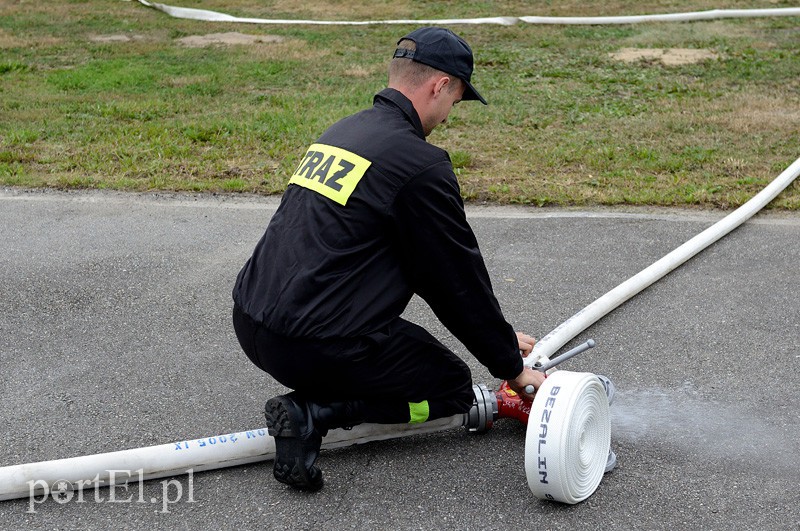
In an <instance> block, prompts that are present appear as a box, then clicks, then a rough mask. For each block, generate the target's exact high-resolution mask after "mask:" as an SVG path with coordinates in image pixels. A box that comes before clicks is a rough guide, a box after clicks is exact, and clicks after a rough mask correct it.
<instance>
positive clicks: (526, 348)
mask: <svg viewBox="0 0 800 531" xmlns="http://www.w3.org/2000/svg"><path fill="white" fill-rule="evenodd" d="M517 341H518V342H519V351H520V352H522V357H523V358H527V357H528V354H530V353H531V352H532V351H533V346H534V345H535V344H536V338H535V337H531V336H529V335H527V334H523V333H522V332H517Z"/></svg>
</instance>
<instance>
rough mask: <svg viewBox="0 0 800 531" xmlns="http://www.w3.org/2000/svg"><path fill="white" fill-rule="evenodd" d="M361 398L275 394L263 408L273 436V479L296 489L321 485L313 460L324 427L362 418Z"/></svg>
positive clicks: (357, 422) (315, 456)
mask: <svg viewBox="0 0 800 531" xmlns="http://www.w3.org/2000/svg"><path fill="white" fill-rule="evenodd" d="M364 410H365V407H364V402H362V401H351V402H332V403H328V404H316V403H314V402H311V401H310V400H306V399H304V398H302V397H301V396H299V395H298V394H297V393H296V392H292V393H289V394H287V395H281V396H276V397H275V398H271V399H269V400H268V401H267V404H266V406H265V408H264V412H265V416H266V418H267V429H268V431H269V434H270V435H272V436H273V437H274V438H275V462H274V464H273V468H272V473H273V475H274V476H275V479H277V480H278V481H280V482H281V483H286V484H287V485H291V486H292V487H294V488H296V489H300V490H309V491H316V490H319V489H321V488H322V485H323V480H322V471H321V470H320V469H319V467H317V466H315V465H314V463H315V462H316V461H317V458H318V457H319V450H320V446H321V444H322V438H323V437H324V436H325V435H327V434H328V430H331V429H334V428H343V427H348V428H349V427H353V426H355V425H357V424H361V423H362V422H364Z"/></svg>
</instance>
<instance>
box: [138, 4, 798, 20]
mask: <svg viewBox="0 0 800 531" xmlns="http://www.w3.org/2000/svg"><path fill="white" fill-rule="evenodd" d="M138 1H139V3H140V4H142V5H145V6H147V7H151V8H153V9H157V10H159V11H162V12H164V13H166V14H167V15H169V16H171V17H175V18H184V19H191V20H205V21H208V22H238V23H247V24H275V25H297V24H304V25H323V26H369V25H377V24H419V25H438V26H447V25H455V24H499V25H503V26H511V25H513V24H516V23H518V22H525V23H528V24H581V25H598V24H638V23H642V22H689V21H695V20H712V19H721V18H753V17H796V16H800V8H798V7H784V8H772V9H712V10H710V11H694V12H690V13H668V14H654V15H632V16H620V17H537V16H524V17H482V18H448V19H399V20H295V19H265V18H248V17H235V16H232V15H228V14H227V13H220V12H218V11H209V10H206V9H196V8H189V7H175V6H170V5H166V4H160V3H157V2H148V1H147V0H138Z"/></svg>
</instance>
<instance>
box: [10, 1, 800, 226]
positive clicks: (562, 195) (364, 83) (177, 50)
mask: <svg viewBox="0 0 800 531" xmlns="http://www.w3.org/2000/svg"><path fill="white" fill-rule="evenodd" d="M167 3H171V4H174V5H181V6H185V7H201V8H205V9H214V10H218V11H223V12H227V13H230V14H234V15H239V16H248V17H262V18H305V19H311V18H317V19H318V18H325V19H391V18H437V17H448V18H452V17H474V16H499V15H511V16H516V15H533V14H536V15H557V16H574V15H612V14H640V13H663V12H670V11H691V10H703V9H712V8H745V7H747V8H752V7H764V8H772V7H782V6H789V5H790V3H789V2H784V1H778V2H774V1H770V0H764V1H748V2H744V1H736V0H729V1H723V2H714V3H712V2H710V1H705V0H697V1H688V2H678V1H669V0H661V1H644V2H634V1H632V0H618V1H613V2H612V1H609V2H604V3H603V5H602V6H594V5H592V6H589V5H585V4H586V3H585V2H578V1H577V0H563V1H559V2H554V1H538V2H534V3H531V2H512V1H497V2H481V1H469V0H468V1H464V2H457V3H456V2H436V3H434V2H423V1H410V0H395V1H393V2H388V1H379V2H366V1H362V2H357V1H354V0H339V1H333V0H329V1H322V0H313V1H309V2H303V3H297V2H286V1H283V0H276V1H266V2H265V1H263V0H259V1H255V0H207V1H202V2H201V1H199V0H196V1H191V0H174V1H173V2H167ZM0 13H2V16H0V183H2V184H4V185H8V186H20V187H40V186H48V187H59V188H112V189H119V190H137V191H141V190H186V191H214V192H227V193H237V192H253V193H259V194H275V193H280V192H281V191H282V190H283V189H284V187H285V185H286V182H287V180H288V177H289V174H290V173H291V170H293V169H294V167H295V166H296V164H297V163H298V159H299V157H300V155H301V154H302V153H303V152H304V148H305V147H307V145H308V144H310V143H312V142H313V141H314V140H315V139H316V137H317V136H318V135H319V134H320V133H321V132H322V131H323V130H324V129H325V128H326V127H327V126H328V125H330V124H331V123H333V122H334V121H336V120H337V119H339V118H341V117H343V116H345V115H347V114H350V113H353V112H356V111H358V110H360V109H363V108H365V107H367V106H369V105H370V103H371V98H372V95H373V94H374V93H375V92H377V91H379V90H380V89H381V88H383V86H384V85H385V82H386V79H385V77H386V74H385V71H386V64H387V57H388V55H389V54H390V53H391V50H392V47H393V44H394V42H395V41H396V40H397V38H398V37H399V36H401V35H403V34H404V33H406V32H408V31H410V30H411V29H413V27H414V26H380V25H375V26H365V27H327V26H262V25H248V24H223V23H207V22H200V21H190V20H179V19H173V18H171V17H168V16H167V15H165V14H163V13H160V12H158V11H155V10H152V9H148V8H146V7H144V6H142V5H140V4H138V3H136V2H123V1H100V0H67V1H64V2H14V1H11V0H0ZM454 29H455V31H456V32H458V33H460V34H461V35H463V36H464V37H465V38H466V39H467V40H468V42H470V43H471V44H472V46H473V49H474V50H475V53H476V72H475V75H474V78H473V81H474V82H475V85H476V86H477V87H478V88H479V90H480V91H481V93H482V94H483V95H484V96H485V97H486V98H487V99H488V100H489V102H490V105H489V106H487V107H484V106H482V105H479V104H474V103H463V104H459V105H458V106H457V108H456V109H455V110H454V112H453V113H452V114H451V118H450V120H449V121H448V124H447V125H445V126H442V127H440V128H438V129H437V130H436V131H435V132H434V133H433V135H432V136H431V137H430V141H431V142H433V143H435V144H437V145H440V146H442V147H444V148H445V149H447V150H448V151H449V152H450V154H451V157H452V159H453V163H454V167H455V170H456V173H457V174H458V177H459V180H460V182H461V184H462V193H463V195H464V197H465V199H467V200H471V201H491V202H499V203H520V204H532V205H537V206H546V205H621V204H636V205H641V204H645V205H678V206H690V205H697V206H703V207H721V208H729V207H734V206H738V205H740V204H742V203H743V202H745V201H746V200H747V199H748V198H749V197H751V196H752V195H754V194H755V193H756V192H758V191H759V190H760V189H761V188H763V186H764V185H765V184H767V183H768V182H770V181H771V180H772V179H773V178H774V177H775V176H776V175H777V174H778V173H780V172H781V171H782V170H783V169H785V168H786V167H787V166H788V165H789V164H790V163H792V162H793V161H794V160H795V159H796V158H797V157H798V156H800V142H798V140H799V139H800V47H798V46H797V43H798V41H797V35H798V31H799V30H800V19H798V18H764V19H736V20H718V21H707V22H693V23H669V24H664V23H660V24H642V25H625V26H591V27H589V26H535V25H529V24H517V25H515V26H509V27H502V26H459V27H454ZM229 31H238V32H241V33H247V34H251V35H275V36H279V37H281V38H282V39H283V40H282V42H264V43H256V44H253V45H247V46H244V45H237V46H223V45H216V46H210V47H205V48H190V47H186V46H183V45H181V44H180V41H179V39H180V38H182V37H185V36H190V35H204V34H209V33H219V32H229ZM123 38H124V39H126V40H122V39H123ZM622 48H655V49H665V48H693V49H704V50H709V51H711V52H713V53H715V54H716V55H717V59H712V60H706V61H703V62H700V63H696V64H685V65H679V66H665V65H664V64H662V63H660V62H658V61H655V60H642V61H639V62H633V63H625V62H621V61H618V60H615V59H612V58H611V57H610V54H611V53H614V52H617V51H619V50H620V49H622ZM772 206H773V207H776V208H782V209H791V210H797V209H800V185H799V184H797V183H795V184H793V185H792V186H791V187H790V188H789V189H788V190H786V191H785V192H784V193H783V194H781V196H780V197H779V198H778V199H777V200H776V201H774V202H773V204H772Z"/></svg>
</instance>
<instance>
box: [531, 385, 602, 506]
mask: <svg viewBox="0 0 800 531" xmlns="http://www.w3.org/2000/svg"><path fill="white" fill-rule="evenodd" d="M610 448H611V423H610V421H609V411H608V400H607V398H606V391H605V389H604V387H603V385H602V384H601V383H600V380H598V379H597V375H595V374H592V373H589V372H570V371H557V372H554V373H553V374H551V375H550V376H548V377H547V379H545V381H544V383H543V384H542V386H541V387H540V388H539V390H538V391H537V392H536V397H535V398H534V399H533V407H531V414H530V418H529V419H528V431H527V434H526V436H525V475H526V476H527V478H528V487H530V489H531V492H532V493H533V495H534V496H536V497H537V498H539V499H542V500H551V501H559V502H563V503H568V504H574V503H578V502H581V501H583V500H585V499H586V498H588V497H589V496H591V495H592V494H593V493H594V491H595V490H596V489H597V487H598V485H600V480H601V479H602V478H603V473H604V472H605V468H606V459H607V457H608V453H609V450H610Z"/></svg>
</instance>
